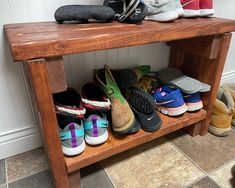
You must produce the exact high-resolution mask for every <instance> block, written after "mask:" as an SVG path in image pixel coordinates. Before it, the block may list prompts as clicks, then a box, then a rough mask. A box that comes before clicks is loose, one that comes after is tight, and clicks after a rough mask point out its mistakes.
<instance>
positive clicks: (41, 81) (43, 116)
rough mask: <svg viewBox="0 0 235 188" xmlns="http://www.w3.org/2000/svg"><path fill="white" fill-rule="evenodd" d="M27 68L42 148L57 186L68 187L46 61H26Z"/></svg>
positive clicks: (60, 187) (59, 187) (58, 187)
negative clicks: (36, 110) (37, 114)
mask: <svg viewBox="0 0 235 188" xmlns="http://www.w3.org/2000/svg"><path fill="white" fill-rule="evenodd" d="M27 65H28V70H29V74H30V78H31V83H32V87H33V89H34V93H35V97H36V102H37V106H38V110H39V119H40V123H41V124H40V130H41V133H42V138H43V144H44V148H45V150H46V151H47V152H46V153H47V157H48V161H49V165H50V169H51V172H52V176H53V178H54V183H55V185H56V187H57V188H68V187H69V182H68V176H67V172H66V168H65V161H64V156H63V153H62V149H61V143H60V139H59V133H58V124H57V119H56V115H55V109H54V104H53V99H52V95H51V90H50V87H49V81H48V74H47V70H46V63H45V61H44V60H43V59H41V60H35V61H28V62H27Z"/></svg>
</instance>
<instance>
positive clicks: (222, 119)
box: [209, 87, 234, 136]
mask: <svg viewBox="0 0 235 188" xmlns="http://www.w3.org/2000/svg"><path fill="white" fill-rule="evenodd" d="M233 110H234V100H233V98H232V96H231V94H230V92H229V91H228V89H227V88H226V87H220V89H219V91H218V94H217V99H216V101H215V105H214V108H213V111H212V116H211V121H210V125H209V132H210V133H212V134H214V135H216V136H227V135H228V134H227V132H228V131H230V130H231V121H232V117H233Z"/></svg>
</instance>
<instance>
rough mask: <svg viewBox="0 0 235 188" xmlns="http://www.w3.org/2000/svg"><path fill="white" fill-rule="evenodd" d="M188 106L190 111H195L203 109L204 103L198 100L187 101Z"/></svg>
mask: <svg viewBox="0 0 235 188" xmlns="http://www.w3.org/2000/svg"><path fill="white" fill-rule="evenodd" d="M186 106H187V109H188V110H187V111H188V112H194V111H197V110H200V109H202V107H203V103H202V101H200V102H197V103H186Z"/></svg>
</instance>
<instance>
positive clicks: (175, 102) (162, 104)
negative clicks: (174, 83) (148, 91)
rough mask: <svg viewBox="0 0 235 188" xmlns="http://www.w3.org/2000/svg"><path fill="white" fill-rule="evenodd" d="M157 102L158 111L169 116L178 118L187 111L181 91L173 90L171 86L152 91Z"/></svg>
mask: <svg viewBox="0 0 235 188" xmlns="http://www.w3.org/2000/svg"><path fill="white" fill-rule="evenodd" d="M152 96H153V97H154V99H155V101H156V109H157V110H159V111H160V112H161V113H163V114H165V115H169V116H178V115H181V114H183V113H185V112H186V111H187V106H186V105H185V103H184V99H183V96H182V94H181V92H180V90H179V89H176V90H173V89H171V88H170V87H169V86H163V87H162V88H158V89H155V90H154V91H152Z"/></svg>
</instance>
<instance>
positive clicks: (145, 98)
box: [126, 87, 162, 132]
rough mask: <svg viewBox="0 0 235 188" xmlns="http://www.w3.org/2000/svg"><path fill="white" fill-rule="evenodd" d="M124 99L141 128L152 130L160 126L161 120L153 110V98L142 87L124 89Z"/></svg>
mask: <svg viewBox="0 0 235 188" xmlns="http://www.w3.org/2000/svg"><path fill="white" fill-rule="evenodd" d="M126 99H127V101H128V102H129V104H130V105H131V107H132V109H133V111H134V114H135V117H136V119H137V120H138V122H139V123H140V126H141V128H142V129H143V130H145V131H148V132H152V131H156V130H158V129H159V128H160V127H161V124H162V121H161V119H160V117H159V116H158V114H157V113H156V111H155V101H154V98H153V97H152V96H151V95H150V94H149V93H147V92H145V91H144V90H142V89H139V88H136V87H132V88H129V89H127V91H126Z"/></svg>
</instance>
